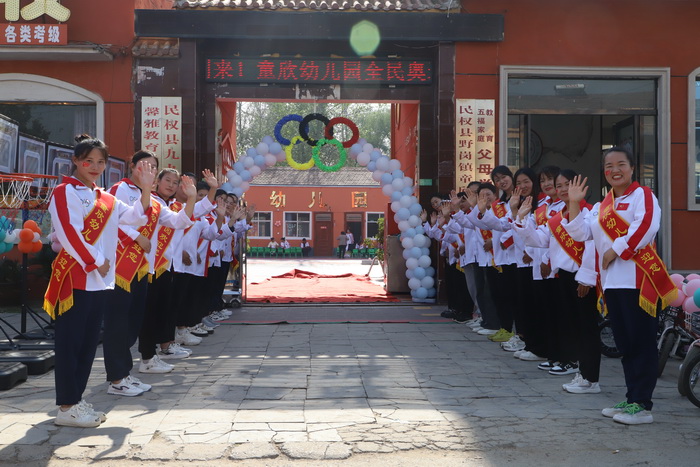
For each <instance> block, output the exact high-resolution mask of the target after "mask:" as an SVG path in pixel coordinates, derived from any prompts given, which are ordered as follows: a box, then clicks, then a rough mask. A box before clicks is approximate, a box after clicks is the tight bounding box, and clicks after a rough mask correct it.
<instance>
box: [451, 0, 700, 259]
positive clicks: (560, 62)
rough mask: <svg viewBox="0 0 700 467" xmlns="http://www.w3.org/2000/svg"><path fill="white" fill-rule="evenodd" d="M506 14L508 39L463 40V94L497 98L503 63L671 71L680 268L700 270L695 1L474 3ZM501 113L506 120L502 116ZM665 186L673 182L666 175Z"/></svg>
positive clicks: (675, 239)
mask: <svg viewBox="0 0 700 467" xmlns="http://www.w3.org/2000/svg"><path fill="white" fill-rule="evenodd" d="M468 10H469V13H494V14H502V15H503V16H504V20H505V39H504V40H503V41H502V42H497V43H478V42H472V43H458V44H457V46H456V65H455V66H456V77H455V79H456V80H455V82H456V92H455V98H457V99H463V98H482V99H496V106H497V108H498V95H499V94H498V93H499V88H498V83H499V67H500V66H501V65H513V66H519V65H520V66H528V65H529V66H558V67H563V66H576V67H587V66H590V67H660V68H670V70H671V83H670V86H671V118H670V120H671V135H670V136H671V176H672V180H673V181H674V182H675V183H673V184H672V188H671V208H672V211H673V212H672V215H671V228H672V230H671V232H672V239H671V242H672V244H673V245H674V247H673V248H672V267H673V269H674V270H699V269H700V249H698V248H688V247H685V246H684V245H694V244H695V242H694V240H695V238H694V237H695V235H696V232H697V227H700V212H691V211H687V210H686V209H687V189H688V187H687V183H686V180H687V150H688V148H687V142H688V136H687V135H688V117H687V112H688V99H689V96H688V91H687V89H688V75H689V74H690V73H691V72H692V71H693V70H695V69H696V68H698V67H700V56H698V54H696V53H693V52H692V51H696V50H700V35H699V34H697V24H698V23H697V22H698V18H700V2H697V1H695V0H675V1H658V0H615V1H610V0H586V1H583V2H582V1H576V0H470V1H469V2H468ZM497 118H498V117H497ZM661 183H671V181H670V180H662V181H661Z"/></svg>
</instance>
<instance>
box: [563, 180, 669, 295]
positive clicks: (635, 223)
mask: <svg viewBox="0 0 700 467" xmlns="http://www.w3.org/2000/svg"><path fill="white" fill-rule="evenodd" d="M599 211H600V203H597V204H596V205H595V206H593V209H591V210H590V212H587V213H586V214H585V215H583V214H584V213H583V212H582V213H581V214H579V215H578V216H576V219H574V220H573V221H571V222H569V223H568V224H567V225H565V226H564V228H566V231H567V232H569V235H571V238H573V239H574V240H577V241H585V240H593V242H594V243H595V248H596V250H597V251H598V261H599V266H600V264H601V263H602V260H603V255H604V254H605V252H606V251H608V250H609V249H610V248H612V249H613V250H614V251H615V253H617V254H618V256H619V258H616V259H615V260H613V262H612V263H610V264H609V265H608V269H602V267H600V268H599V270H600V280H601V284H602V286H603V290H607V289H637V288H639V285H640V284H641V281H642V275H643V273H642V272H641V271H640V272H639V273H638V272H637V267H636V264H635V263H634V261H632V260H631V258H632V256H634V254H635V253H636V251H637V250H640V249H642V248H644V247H645V246H647V245H648V244H650V243H651V242H652V241H654V237H656V233H657V232H658V231H659V227H660V224H661V208H659V202H658V200H657V199H656V196H655V195H654V193H653V192H652V191H651V190H649V189H644V188H642V187H641V186H640V185H639V184H638V183H636V182H635V183H633V184H632V185H630V187H629V188H628V189H627V191H625V193H624V194H623V195H622V196H620V197H618V198H615V211H616V212H617V214H618V215H619V216H620V217H621V218H623V219H624V220H625V221H627V222H628V223H629V224H630V225H629V227H628V229H627V234H626V235H624V236H622V237H620V238H617V239H615V241H614V242H613V241H612V240H611V239H610V237H608V235H607V234H606V233H605V232H604V231H603V229H602V227H601V226H600V223H599V221H598V215H599Z"/></svg>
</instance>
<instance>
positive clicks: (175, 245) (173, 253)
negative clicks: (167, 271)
mask: <svg viewBox="0 0 700 467" xmlns="http://www.w3.org/2000/svg"><path fill="white" fill-rule="evenodd" d="M174 202H175V200H170V202H169V203H168V204H169V205H170V204H172V203H174ZM215 207H216V206H215V205H214V204H212V203H211V202H210V201H209V198H207V197H204V198H202V199H201V200H199V201H197V203H196V204H195V205H194V211H193V212H192V218H193V222H196V220H197V219H199V218H200V217H202V216H206V215H207V214H209V213H210V212H211V211H212V210H213V209H214V208H215ZM188 228H191V227H188ZM186 231H187V229H184V230H176V231H175V234H174V235H173V239H172V241H171V242H170V246H169V247H168V251H169V256H168V258H170V261H171V262H170V264H171V268H172V270H173V271H175V272H184V271H181V270H177V269H175V267H174V265H173V261H175V259H176V258H177V259H179V264H180V269H182V266H184V265H183V264H182V239H183V237H184V235H185V232H186Z"/></svg>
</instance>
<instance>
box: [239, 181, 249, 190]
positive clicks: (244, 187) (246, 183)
mask: <svg viewBox="0 0 700 467" xmlns="http://www.w3.org/2000/svg"><path fill="white" fill-rule="evenodd" d="M240 188H241V190H243V192H246V191H248V190H250V183H248V182H242V183H241V184H240Z"/></svg>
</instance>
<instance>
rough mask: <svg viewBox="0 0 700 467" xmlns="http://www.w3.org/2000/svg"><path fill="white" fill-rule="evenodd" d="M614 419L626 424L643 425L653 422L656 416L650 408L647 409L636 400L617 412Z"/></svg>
mask: <svg viewBox="0 0 700 467" xmlns="http://www.w3.org/2000/svg"><path fill="white" fill-rule="evenodd" d="M613 420H614V421H616V422H617V423H623V424H625V425H641V424H643V423H653V422H654V417H652V415H651V411H650V410H646V409H645V408H644V407H642V406H641V405H639V404H637V403H636V402H635V403H633V404H629V405H628V406H627V408H625V410H624V411H623V412H622V413H619V414H616V415H615V416H614V417H613Z"/></svg>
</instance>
